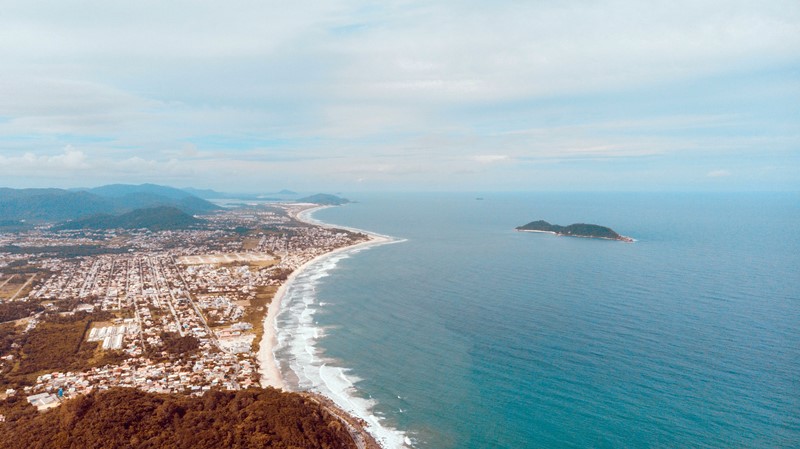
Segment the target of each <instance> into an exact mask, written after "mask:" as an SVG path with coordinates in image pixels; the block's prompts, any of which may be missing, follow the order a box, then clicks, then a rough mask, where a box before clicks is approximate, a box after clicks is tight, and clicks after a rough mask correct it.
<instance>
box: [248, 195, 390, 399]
mask: <svg viewBox="0 0 800 449" xmlns="http://www.w3.org/2000/svg"><path fill="white" fill-rule="evenodd" d="M328 207H332V206H314V207H309V208H307V209H303V210H302V211H300V212H298V213H297V214H296V215H292V217H293V218H295V219H297V220H298V221H302V222H304V223H308V224H311V225H314V226H321V227H325V228H334V229H346V230H349V231H354V232H359V233H362V234H365V235H366V236H367V237H368V240H367V241H364V242H358V243H354V244H352V245H348V246H343V247H341V248H336V249H334V250H333V251H329V252H327V253H324V254H320V255H319V256H316V257H314V258H313V259H311V260H309V261H307V262H306V263H304V264H302V265H300V266H299V267H297V269H295V270H294V271H292V273H291V274H290V275H289V277H288V278H287V279H286V282H284V283H283V284H282V285H281V286H280V287H279V288H278V291H276V292H275V296H273V297H272V301H270V303H269V306H268V307H267V315H266V316H265V318H264V335H263V336H262V338H261V344H260V346H259V350H258V355H257V358H256V360H257V362H258V372H259V374H260V375H261V380H260V383H261V386H262V387H273V388H277V389H279V390H286V384H285V383H284V381H283V376H282V374H281V372H280V369H279V368H278V363H277V360H276V359H275V348H276V346H277V337H276V325H277V322H276V319H277V317H278V314H280V309H281V303H282V302H283V298H284V296H285V295H286V291H287V290H288V289H289V287H291V286H292V284H293V283H294V280H295V279H296V278H297V276H298V275H299V274H301V273H302V272H303V271H304V270H306V269H308V267H309V266H311V265H314V264H315V263H317V262H319V261H321V260H324V259H326V258H328V257H331V256H333V255H336V254H339V253H342V252H345V251H350V250H353V249H357V248H365V247H370V246H376V245H382V244H386V243H392V242H394V241H396V240H394V239H393V238H391V237H389V236H385V235H380V234H375V233H372V232H368V231H364V230H362V229H354V228H347V227H344V226H333V225H329V224H327V223H322V222H320V221H318V220H314V219H313V218H311V217H310V215H311V214H312V213H314V212H315V211H317V210H320V209H325V208H328Z"/></svg>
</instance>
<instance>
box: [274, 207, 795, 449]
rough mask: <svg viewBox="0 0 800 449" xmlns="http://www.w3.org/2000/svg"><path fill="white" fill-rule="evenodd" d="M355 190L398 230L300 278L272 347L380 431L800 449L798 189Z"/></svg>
mask: <svg viewBox="0 0 800 449" xmlns="http://www.w3.org/2000/svg"><path fill="white" fill-rule="evenodd" d="M347 196H349V197H350V198H352V199H355V200H357V201H359V202H358V203H355V204H350V205H347V206H344V207H338V208H330V209H324V210H321V211H318V212H316V213H315V215H314V217H315V218H316V219H319V220H322V221H325V222H328V223H335V224H339V225H344V226H351V227H357V228H361V229H366V230H369V231H374V232H377V233H381V234H387V235H390V236H393V237H397V238H400V239H405V241H402V242H399V243H395V244H391V245H383V246H376V247H373V248H370V249H368V250H364V251H360V252H358V253H356V254H350V255H347V254H345V255H340V256H337V257H335V258H333V259H330V260H327V261H324V262H323V263H322V264H320V265H319V266H318V267H316V268H314V269H312V270H309V271H308V272H307V273H305V274H304V276H301V277H299V278H298V280H297V282H296V284H295V285H294V286H293V287H292V289H290V290H292V291H293V293H291V294H289V295H288V296H287V300H286V303H285V307H284V312H283V313H282V315H281V316H280V317H279V324H280V325H281V326H282V329H283V331H282V337H281V334H279V337H280V338H282V339H283V340H282V342H283V343H282V348H283V349H281V350H279V351H278V354H277V355H278V358H279V359H280V360H281V363H282V370H283V371H284V373H285V374H287V377H289V378H290V380H291V381H293V382H294V384H295V386H296V387H298V388H314V389H320V390H322V391H325V392H327V393H329V394H333V395H338V399H339V400H340V402H345V403H347V402H348V401H350V402H351V403H352V405H353V407H352V408H353V409H354V410H355V411H356V412H359V413H361V414H367V413H368V414H370V416H368V417H372V416H377V417H379V418H380V426H377V425H376V426H374V428H375V429H377V431H378V433H380V434H381V435H384V436H385V437H386V441H387V445H390V446H397V445H399V444H401V443H400V442H402V441H403V438H405V439H406V441H407V442H411V444H412V445H413V446H414V447H418V448H437V449H439V448H441V449H445V448H494V447H498V448H539V447H641V448H649V447H800V274H798V273H800V234H799V233H798V231H799V230H800V196H798V195H797V194H593V193H592V194H578V193H574V194H483V195H482V196H483V197H484V198H485V199H484V200H483V201H476V199H475V196H476V195H464V194H424V195H423V194H396V195H392V194H381V195H377V194H350V195H347ZM535 219H545V220H548V221H550V222H552V223H558V224H562V225H566V224H570V223H573V222H592V223H597V224H602V225H606V226H609V227H611V228H613V229H615V230H616V231H617V232H619V233H621V234H623V235H629V236H632V237H634V238H636V239H637V240H638V241H637V242H636V243H633V244H625V243H621V242H612V241H603V240H592V239H580V238H567V237H556V236H553V235H549V234H535V233H518V232H515V231H514V230H513V228H514V227H515V226H517V225H521V224H524V223H527V222H528V221H531V220H535ZM353 385H354V386H353ZM359 398H360V399H359ZM369 407H371V409H370V408H369ZM365 410H366V411H365ZM392 429H394V430H396V431H392Z"/></svg>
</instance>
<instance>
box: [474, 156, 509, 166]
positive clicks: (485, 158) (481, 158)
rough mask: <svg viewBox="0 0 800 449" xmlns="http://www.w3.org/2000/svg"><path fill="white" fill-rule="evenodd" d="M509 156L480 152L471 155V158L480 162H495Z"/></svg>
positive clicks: (504, 159) (506, 158) (505, 159)
mask: <svg viewBox="0 0 800 449" xmlns="http://www.w3.org/2000/svg"><path fill="white" fill-rule="evenodd" d="M508 159H509V157H508V156H507V155H505V154H480V155H477V156H472V160H473V161H475V162H478V163H481V164H492V163H495V162H502V161H507V160H508Z"/></svg>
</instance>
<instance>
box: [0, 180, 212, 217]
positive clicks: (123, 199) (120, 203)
mask: <svg viewBox="0 0 800 449" xmlns="http://www.w3.org/2000/svg"><path fill="white" fill-rule="evenodd" d="M158 206H170V207H175V208H178V209H180V210H182V211H183V212H186V213H189V214H198V213H205V212H210V211H214V210H218V209H220V207H219V206H216V205H215V204H213V203H210V202H208V201H206V200H203V199H200V198H197V197H196V196H193V195H191V194H189V193H187V192H184V191H182V190H178V189H173V188H171V187H163V186H157V185H153V184H142V185H138V186H133V185H120V184H117V185H112V186H104V187H98V188H95V189H91V190H86V191H71V190H62V189H8V188H0V217H2V218H3V220H4V222H8V223H13V221H19V220H29V221H34V222H59V221H65V220H74V219H78V218H84V217H89V216H92V215H97V214H119V213H123V212H127V211H131V210H134V209H142V208H151V207H158Z"/></svg>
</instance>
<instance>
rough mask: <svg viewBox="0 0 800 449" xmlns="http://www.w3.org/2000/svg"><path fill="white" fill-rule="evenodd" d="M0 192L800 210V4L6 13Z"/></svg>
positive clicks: (633, 1) (0, 77)
mask: <svg viewBox="0 0 800 449" xmlns="http://www.w3.org/2000/svg"><path fill="white" fill-rule="evenodd" d="M0 10H2V13H0V68H2V70H0V185H1V186H8V187H44V186H47V187H91V186H96V185H101V184H106V183H117V182H123V183H144V182H155V183H161V184H168V185H173V186H178V187H188V186H192V187H197V188H213V189H217V190H223V191H233V192H267V191H274V190H277V189H282V188H290V189H293V190H300V191H367V190H376V191H381V190H387V191H391V190H420V191H508V190H525V191H542V190H544V191H552V190H599V191H698V190H699V191H754V190H788V191H798V190H800V2H798V1H797V0H757V1H737V0H719V1H717V0H690V1H685V0H669V1H659V0H654V1H646V2H645V1H640V0H596V1H591V0H576V1H571V0H564V1H552V0H540V1H533V0H531V1H521V0H515V1H507V0H495V1H491V2H489V1H476V0H458V1H414V0H407V1H406V0H399V1H393V0H387V1H381V2H374V1H373V2H366V1H358V0H326V1H306V0H294V1H292V2H286V1H271V0H254V1H239V0H227V1H225V2H222V1H203V0H192V1H181V0H177V1H169V2H164V1H162V0H159V1H151V0H138V1H135V2H131V1H127V2H121V1H108V0H102V1H93V0H84V1H74V0H44V1H38V0H24V1H18V0H0Z"/></svg>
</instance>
